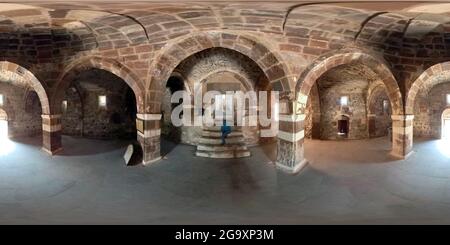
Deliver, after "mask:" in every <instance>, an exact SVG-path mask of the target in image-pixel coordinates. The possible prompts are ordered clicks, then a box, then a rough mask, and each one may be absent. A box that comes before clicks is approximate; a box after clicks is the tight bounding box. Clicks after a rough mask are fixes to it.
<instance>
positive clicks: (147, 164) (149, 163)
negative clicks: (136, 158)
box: [142, 157, 162, 166]
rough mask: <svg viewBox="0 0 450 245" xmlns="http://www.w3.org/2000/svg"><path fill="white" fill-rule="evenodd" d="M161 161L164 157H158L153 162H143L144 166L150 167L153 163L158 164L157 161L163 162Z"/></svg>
mask: <svg viewBox="0 0 450 245" xmlns="http://www.w3.org/2000/svg"><path fill="white" fill-rule="evenodd" d="M161 159H162V157H157V158H155V159H152V160H148V161H142V165H144V166H149V165H151V164H152V163H155V162H157V161H159V160H161Z"/></svg>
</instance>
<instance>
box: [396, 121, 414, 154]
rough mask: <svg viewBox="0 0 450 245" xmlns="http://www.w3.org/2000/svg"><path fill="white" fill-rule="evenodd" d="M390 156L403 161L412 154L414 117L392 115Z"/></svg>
mask: <svg viewBox="0 0 450 245" xmlns="http://www.w3.org/2000/svg"><path fill="white" fill-rule="evenodd" d="M391 118H392V152H391V155H393V156H395V157H398V158H401V159H405V158H407V157H408V156H409V155H410V154H411V153H412V146H413V119H414V115H392V116H391Z"/></svg>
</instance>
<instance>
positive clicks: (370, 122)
mask: <svg viewBox="0 0 450 245" xmlns="http://www.w3.org/2000/svg"><path fill="white" fill-rule="evenodd" d="M376 117H377V115H375V114H367V128H368V131H369V138H371V137H374V136H376V135H375V133H376V125H375V122H376Z"/></svg>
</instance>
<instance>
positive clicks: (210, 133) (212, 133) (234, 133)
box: [202, 131, 243, 138]
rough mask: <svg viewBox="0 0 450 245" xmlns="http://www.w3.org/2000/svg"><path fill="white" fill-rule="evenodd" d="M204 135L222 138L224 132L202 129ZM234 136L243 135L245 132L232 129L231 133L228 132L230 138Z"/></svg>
mask: <svg viewBox="0 0 450 245" xmlns="http://www.w3.org/2000/svg"><path fill="white" fill-rule="evenodd" d="M202 137H205V138H220V137H222V132H220V131H202ZM232 137H243V134H242V132H240V131H232V132H231V133H230V134H228V138H232Z"/></svg>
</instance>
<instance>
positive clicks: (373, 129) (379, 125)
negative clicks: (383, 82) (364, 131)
mask: <svg viewBox="0 0 450 245" xmlns="http://www.w3.org/2000/svg"><path fill="white" fill-rule="evenodd" d="M384 103H388V104H387V107H385V106H384ZM384 107H385V108H384ZM368 110H369V116H368V120H369V135H370V137H371V138H373V137H381V136H386V135H388V130H389V128H390V127H391V126H392V120H391V114H392V111H391V105H390V101H389V97H388V95H387V92H386V88H385V87H384V86H380V87H378V88H377V89H375V91H373V92H372V94H371V95H370V96H369V101H368Z"/></svg>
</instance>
